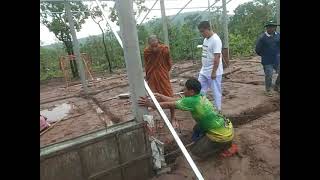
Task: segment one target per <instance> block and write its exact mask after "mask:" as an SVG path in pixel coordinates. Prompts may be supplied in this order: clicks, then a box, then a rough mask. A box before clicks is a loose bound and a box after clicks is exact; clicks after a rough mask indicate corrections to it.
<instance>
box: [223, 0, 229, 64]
mask: <svg viewBox="0 0 320 180" xmlns="http://www.w3.org/2000/svg"><path fill="white" fill-rule="evenodd" d="M222 15H223V52H224V53H223V55H224V56H223V60H224V64H225V65H226V66H227V67H228V65H229V31H228V14H227V3H226V0H222Z"/></svg>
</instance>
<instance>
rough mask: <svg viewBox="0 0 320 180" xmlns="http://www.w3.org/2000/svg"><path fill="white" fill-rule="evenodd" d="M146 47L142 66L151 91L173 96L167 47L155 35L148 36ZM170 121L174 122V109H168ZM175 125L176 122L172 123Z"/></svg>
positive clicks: (170, 64) (170, 63) (170, 61)
mask: <svg viewBox="0 0 320 180" xmlns="http://www.w3.org/2000/svg"><path fill="white" fill-rule="evenodd" d="M148 45H149V46H148V47H147V48H145V49H144V68H145V72H146V81H147V82H148V85H149V86H150V89H151V90H152V92H153V93H159V94H163V95H165V96H169V97H173V91H172V87H171V84H170V74H169V71H170V70H171V67H172V60H171V57H170V52H169V47H168V46H166V45H163V44H160V43H159V39H158V38H157V36H155V35H151V36H150V37H149V38H148ZM170 114H171V123H172V122H175V118H174V115H175V110H174V108H173V109H170ZM173 126H174V127H177V123H175V124H173Z"/></svg>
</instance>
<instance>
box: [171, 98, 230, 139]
mask: <svg viewBox="0 0 320 180" xmlns="http://www.w3.org/2000/svg"><path fill="white" fill-rule="evenodd" d="M176 108H177V109H180V110H183V111H190V112H191V114H192V117H193V118H194V119H195V120H196V122H197V123H198V125H199V127H200V129H201V130H202V131H203V132H205V133H206V135H207V136H208V137H209V138H210V139H211V140H212V141H215V142H228V141H231V140H232V139H233V127H232V123H231V122H230V121H229V120H228V119H225V118H224V117H223V116H222V115H221V114H219V113H218V111H217V110H216V108H215V107H214V106H213V105H212V103H211V102H210V101H209V100H208V99H207V98H206V97H205V96H202V95H200V94H198V95H194V96H190V97H185V98H181V99H179V100H177V101H176Z"/></svg>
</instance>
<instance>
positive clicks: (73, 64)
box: [64, 41, 79, 78]
mask: <svg viewBox="0 0 320 180" xmlns="http://www.w3.org/2000/svg"><path fill="white" fill-rule="evenodd" d="M64 44H65V46H66V49H67V53H68V55H74V53H73V46H72V42H69V41H68V42H64ZM69 63H70V68H71V72H72V77H73V78H78V77H79V74H78V68H77V62H76V60H73V61H69Z"/></svg>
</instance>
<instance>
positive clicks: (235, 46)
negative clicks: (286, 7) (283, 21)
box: [229, 0, 276, 55]
mask: <svg viewBox="0 0 320 180" xmlns="http://www.w3.org/2000/svg"><path fill="white" fill-rule="evenodd" d="M275 8H276V5H275V1H274V0H254V1H251V2H247V3H244V4H241V5H239V6H238V7H237V8H236V9H235V11H234V13H235V14H234V15H233V16H232V17H231V18H230V23H229V32H230V38H229V39H230V50H231V51H234V52H237V53H236V54H239V53H240V52H242V53H243V54H245V55H249V54H252V53H253V49H254V46H255V42H256V39H257V37H258V36H259V34H260V33H262V32H263V31H264V23H265V22H266V21H269V20H275V18H276V16H275V15H276V9H275ZM240 44H241V45H242V46H240ZM244 44H246V46H244ZM239 48H240V49H239Z"/></svg>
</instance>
